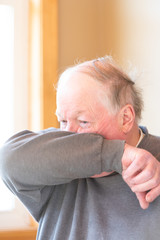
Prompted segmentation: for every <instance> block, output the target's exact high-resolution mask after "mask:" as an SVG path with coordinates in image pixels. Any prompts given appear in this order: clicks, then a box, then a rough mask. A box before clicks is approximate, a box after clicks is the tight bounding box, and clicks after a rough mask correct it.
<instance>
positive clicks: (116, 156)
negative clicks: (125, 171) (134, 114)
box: [0, 129, 124, 190]
mask: <svg viewBox="0 0 160 240" xmlns="http://www.w3.org/2000/svg"><path fill="white" fill-rule="evenodd" d="M123 145H124V143H123V142H121V141H107V140H105V139H104V138H103V137H102V136H100V135H96V134H74V133H69V132H62V131H59V130H55V129H52V130H51V129H50V130H48V131H41V132H39V133H34V132H30V131H24V132H21V133H19V134H17V135H15V136H13V137H12V138H11V139H9V140H8V141H7V142H6V144H5V145H4V147H3V148H2V149H1V152H0V165H1V175H2V178H3V179H4V180H5V181H6V182H7V181H8V182H12V183H13V185H14V186H15V187H16V188H17V190H21V189H18V188H23V189H28V188H33V189H35V188H42V187H43V186H46V185H48V186H49V185H56V184H62V183H67V182H70V181H71V180H73V179H77V178H87V177H90V176H92V175H94V174H98V173H101V172H102V171H109V170H116V169H117V171H118V168H119V169H120V168H121V157H122V154H123Z"/></svg>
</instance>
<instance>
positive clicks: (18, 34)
mask: <svg viewBox="0 0 160 240" xmlns="http://www.w3.org/2000/svg"><path fill="white" fill-rule="evenodd" d="M159 13H160V1H159V0H134V1H132V0H0V110H1V118H0V131H1V135H0V144H2V143H3V142H4V141H5V140H6V139H7V138H8V137H9V136H11V135H12V134H14V133H15V132H17V131H20V130H23V129H31V130H34V131H37V130H40V129H43V128H48V127H58V123H57V120H56V117H55V107H56V102H55V96H56V93H55V89H54V86H55V85H56V82H57V79H58V76H59V74H60V73H61V72H62V71H63V70H64V69H65V68H66V67H68V66H70V65H73V64H74V63H77V62H79V61H84V60H90V59H93V58H97V57H101V56H104V55H112V56H113V58H114V59H115V60H116V61H117V62H118V64H120V65H121V66H122V67H123V68H124V69H125V70H126V71H127V72H129V74H131V75H132V78H133V80H135V82H136V83H137V84H138V85H139V86H140V88H141V89H142V91H143V96H144V103H145V107H144V111H143V119H142V121H141V124H143V125H145V126H147V127H148V129H149V131H150V132H151V133H153V134H155V135H160V124H159V122H160V92H159V91H160V14H159ZM0 194H1V197H0V239H16V240H18V239H23V240H25V239H30V240H31V239H35V235H36V228H37V224H36V223H35V222H34V220H33V219H32V217H31V216H30V215H29V214H28V212H27V211H26V210H25V208H24V207H23V206H22V204H21V203H20V202H19V201H18V200H17V199H15V198H14V196H13V195H12V194H10V193H9V192H8V191H7V189H6V187H5V186H4V185H3V184H2V182H0Z"/></svg>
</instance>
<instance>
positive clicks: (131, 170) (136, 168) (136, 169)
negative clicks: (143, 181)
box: [123, 161, 146, 179]
mask: <svg viewBox="0 0 160 240" xmlns="http://www.w3.org/2000/svg"><path fill="white" fill-rule="evenodd" d="M145 165H146V163H144V162H142V161H141V162H137V161H134V162H132V163H131V164H130V166H129V167H128V168H127V169H126V170H124V171H123V178H124V179H127V178H129V177H132V176H133V175H135V176H136V175H137V174H139V173H140V172H141V171H142V169H144V167H145Z"/></svg>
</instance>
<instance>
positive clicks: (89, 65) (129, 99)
mask: <svg viewBox="0 0 160 240" xmlns="http://www.w3.org/2000/svg"><path fill="white" fill-rule="evenodd" d="M66 71H67V72H68V71H78V72H82V73H85V74H88V75H89V76H91V77H92V78H93V79H95V80H96V81H98V82H99V83H101V85H102V86H103V91H104V96H105V99H103V103H104V104H105V106H106V107H107V109H108V110H109V111H110V112H112V113H113V114H116V113H117V112H118V111H119V110H120V109H121V108H122V107H123V106H125V105H126V104H131V105H132V106H133V108H134V111H135V118H136V121H139V120H140V119H141V114H142V109H143V100H142V95H141V90H140V89H139V88H138V87H137V86H136V85H135V83H134V82H133V81H132V80H131V78H130V77H129V76H128V75H127V74H126V73H125V72H124V71H123V70H122V69H121V68H120V67H119V66H118V65H117V64H116V63H115V62H114V61H113V59H112V57H110V56H105V57H102V58H98V59H94V60H91V61H87V62H84V63H80V64H78V65H75V66H73V67H71V68H68V69H67V70H66ZM66 71H65V72H64V73H63V74H65V73H66ZM63 74H62V75H63ZM104 96H103V97H104Z"/></svg>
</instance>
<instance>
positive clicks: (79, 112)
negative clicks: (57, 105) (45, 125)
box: [55, 110, 85, 118]
mask: <svg viewBox="0 0 160 240" xmlns="http://www.w3.org/2000/svg"><path fill="white" fill-rule="evenodd" d="M84 112H85V111H84V110H82V111H77V112H76V116H79V115H80V114H82V113H84ZM55 115H56V116H57V117H61V118H63V116H62V115H61V114H60V113H59V112H58V111H57V110H56V111H55Z"/></svg>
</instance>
